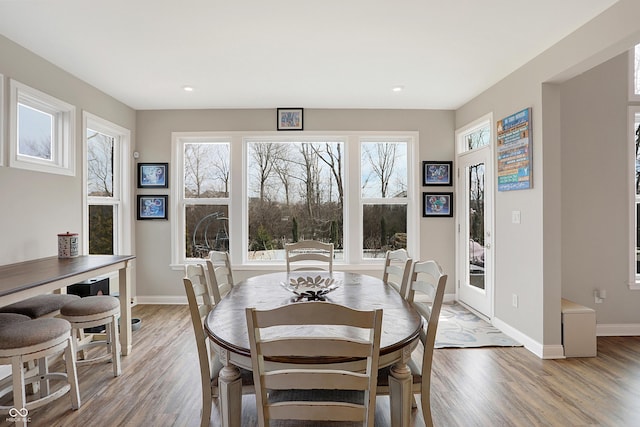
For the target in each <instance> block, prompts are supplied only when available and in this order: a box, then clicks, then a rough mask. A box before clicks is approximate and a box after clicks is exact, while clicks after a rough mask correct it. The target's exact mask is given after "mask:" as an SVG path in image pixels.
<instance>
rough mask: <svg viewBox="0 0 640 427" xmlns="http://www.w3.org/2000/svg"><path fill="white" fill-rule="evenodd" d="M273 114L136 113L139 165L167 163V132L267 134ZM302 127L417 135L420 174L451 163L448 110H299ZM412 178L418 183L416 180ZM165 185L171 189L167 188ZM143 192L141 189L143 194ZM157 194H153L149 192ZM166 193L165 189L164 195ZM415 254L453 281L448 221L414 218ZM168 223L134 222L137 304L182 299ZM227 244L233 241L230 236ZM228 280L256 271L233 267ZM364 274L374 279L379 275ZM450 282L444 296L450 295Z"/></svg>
mask: <svg viewBox="0 0 640 427" xmlns="http://www.w3.org/2000/svg"><path fill="white" fill-rule="evenodd" d="M275 124H276V109H275V108H273V109H263V110H262V109H261V110H172V111H138V113H137V135H138V137H137V145H136V148H135V149H136V151H138V152H139V153H140V158H139V159H138V161H139V162H170V161H171V133H172V132H184V131H273V130H275ZM304 127H305V130H310V131H322V130H327V131H341V130H352V131H362V130H367V131H418V132H419V133H420V150H419V151H420V152H419V155H418V156H417V157H416V158H414V159H410V161H412V162H413V163H414V166H415V167H416V168H417V169H416V170H417V171H420V170H421V165H422V161H423V160H427V159H433V160H450V159H451V160H452V159H453V156H454V145H453V139H454V136H453V134H454V126H453V112H452V111H436V110H430V111H427V110H325V109H305V110H304ZM416 179H418V180H421V176H417V177H416ZM170 185H171V184H170ZM145 191H146V192H148V191H147V190H145ZM155 192H158V191H155ZM165 192H166V193H167V194H168V193H169V192H168V190H167V191H165ZM419 226H420V236H421V242H422V245H421V247H422V248H421V253H420V254H418V255H417V256H416V255H414V254H412V256H414V257H415V258H421V259H427V258H433V259H437V260H438V262H440V263H441V265H442V267H443V269H444V270H445V271H447V272H451V273H450V277H453V271H454V266H455V262H454V241H453V235H454V234H453V232H454V220H453V218H420V225H419ZM170 231H171V230H170V222H169V221H137V224H136V240H137V242H138V253H137V271H138V274H137V291H138V301H139V302H157V303H162V302H171V301H176V300H177V299H184V289H183V285H182V281H181V279H182V277H183V276H184V272H183V271H179V270H172V269H171V267H170V254H171V247H170V244H171V241H170ZM231 238H232V239H233V238H234V237H233V236H231ZM234 268H236V269H237V270H238V271H237V273H236V272H234V278H236V277H237V278H238V279H242V278H244V277H248V276H250V275H254V274H258V273H260V271H256V270H255V269H253V270H247V269H244V268H243V267H242V266H234ZM366 273H370V274H374V275H380V274H381V270H380V271H367V272H366ZM453 283H454V280H450V281H449V284H448V287H447V288H448V289H447V293H451V294H453V293H454V288H453Z"/></svg>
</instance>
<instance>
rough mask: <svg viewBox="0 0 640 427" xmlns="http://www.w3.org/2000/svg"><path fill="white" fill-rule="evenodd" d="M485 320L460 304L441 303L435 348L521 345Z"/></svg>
mask: <svg viewBox="0 0 640 427" xmlns="http://www.w3.org/2000/svg"><path fill="white" fill-rule="evenodd" d="M521 346H522V344H520V343H519V342H517V341H515V340H514V339H512V338H510V337H509V336H507V335H506V334H504V333H503V332H501V331H500V330H498V329H497V328H495V327H494V326H492V325H491V324H490V323H488V322H487V321H485V320H483V319H481V318H479V317H478V316H476V315H475V314H473V313H472V312H470V311H469V310H467V309H466V308H464V307H463V306H462V305H460V304H457V303H454V304H442V308H441V309H440V320H439V322H438V332H437V334H436V344H435V348H447V347H457V348H471V347H521Z"/></svg>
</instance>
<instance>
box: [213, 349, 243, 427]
mask: <svg viewBox="0 0 640 427" xmlns="http://www.w3.org/2000/svg"><path fill="white" fill-rule="evenodd" d="M221 353H222V352H221ZM220 356H221V357H220V359H221V360H224V358H223V357H222V356H223V355H222V354H221V355H220ZM224 363H225V366H224V367H223V368H222V369H221V370H220V374H219V375H218V385H219V388H218V392H219V396H220V418H222V427H240V419H241V416H242V379H241V378H240V370H239V369H238V368H237V367H236V366H234V365H232V364H231V363H229V362H228V361H225V362H224Z"/></svg>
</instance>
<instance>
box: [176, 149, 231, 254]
mask: <svg viewBox="0 0 640 427" xmlns="http://www.w3.org/2000/svg"><path fill="white" fill-rule="evenodd" d="M173 151H174V158H175V160H174V162H173V163H174V165H179V169H178V172H177V173H173V176H174V177H175V179H174V182H175V185H173V186H172V188H173V189H174V190H173V194H174V197H173V199H174V200H175V205H174V206H175V215H174V218H176V219H177V221H176V222H175V224H177V226H174V236H175V237H174V242H173V246H174V258H175V257H176V255H177V258H178V259H180V260H185V259H190V258H203V257H204V256H206V255H207V254H208V253H209V251H211V250H220V251H227V250H229V200H230V191H231V189H230V182H231V156H230V140H229V139H228V138H220V137H211V138H207V137H182V138H179V139H178V140H174V150H173ZM174 167H175V166H174ZM176 231H179V233H178V234H179V235H180V237H178V236H176V233H175V232H176ZM176 251H177V253H176ZM178 262H180V261H178Z"/></svg>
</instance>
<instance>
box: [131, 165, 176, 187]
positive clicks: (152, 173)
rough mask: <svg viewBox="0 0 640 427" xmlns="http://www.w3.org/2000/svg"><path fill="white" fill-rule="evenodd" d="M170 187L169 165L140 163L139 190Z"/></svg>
mask: <svg viewBox="0 0 640 427" xmlns="http://www.w3.org/2000/svg"><path fill="white" fill-rule="evenodd" d="M168 187H169V164H168V163H138V188H168Z"/></svg>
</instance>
